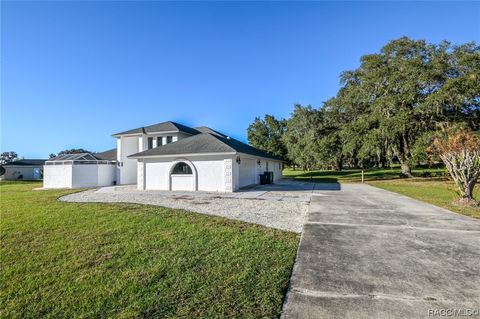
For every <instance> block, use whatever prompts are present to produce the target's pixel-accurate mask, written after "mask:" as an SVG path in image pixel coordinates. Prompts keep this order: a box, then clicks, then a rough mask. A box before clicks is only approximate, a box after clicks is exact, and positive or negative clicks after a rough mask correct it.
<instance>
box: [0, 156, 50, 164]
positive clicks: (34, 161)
mask: <svg viewBox="0 0 480 319" xmlns="http://www.w3.org/2000/svg"><path fill="white" fill-rule="evenodd" d="M45 161H46V160H44V159H26V158H25V159H21V160H16V161H13V162H10V163H8V164H4V165H2V166H11V165H18V166H43V165H45Z"/></svg>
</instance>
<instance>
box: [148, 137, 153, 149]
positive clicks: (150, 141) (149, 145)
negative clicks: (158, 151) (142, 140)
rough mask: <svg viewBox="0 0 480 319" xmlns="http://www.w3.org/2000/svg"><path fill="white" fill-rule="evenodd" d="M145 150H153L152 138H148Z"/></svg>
mask: <svg viewBox="0 0 480 319" xmlns="http://www.w3.org/2000/svg"><path fill="white" fill-rule="evenodd" d="M147 142H148V143H147V149H152V148H153V137H149V138H148V140H147Z"/></svg>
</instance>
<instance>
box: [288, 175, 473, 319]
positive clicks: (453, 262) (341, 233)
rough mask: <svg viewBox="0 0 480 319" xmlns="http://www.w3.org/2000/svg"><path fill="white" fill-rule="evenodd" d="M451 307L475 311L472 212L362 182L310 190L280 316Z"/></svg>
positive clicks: (435, 311)
mask: <svg viewBox="0 0 480 319" xmlns="http://www.w3.org/2000/svg"><path fill="white" fill-rule="evenodd" d="M452 309H453V310H452ZM455 310H460V311H465V313H468V312H471V313H473V316H469V318H480V314H478V311H479V310H480V222H479V221H478V220H475V219H472V218H469V217H465V216H462V215H458V214H454V213H452V212H449V211H447V210H444V209H441V208H438V207H435V206H432V205H429V204H425V203H423V202H419V201H416V200H413V199H411V198H408V197H405V196H402V195H398V194H395V193H391V192H388V191H385V190H381V189H378V188H375V187H371V186H368V185H360V184H358V185H357V184H346V185H342V189H341V190H337V191H320V192H318V193H317V194H314V195H313V196H312V200H311V203H310V208H309V213H308V216H307V221H306V224H305V226H304V229H303V233H302V239H301V242H300V246H299V250H298V255H297V260H296V263H295V267H294V270H293V274H292V278H291V283H290V290H289V293H288V295H287V299H286V303H285V305H284V312H283V314H282V318H288V319H291V318H309V319H310V318H312V319H313V318H324V319H326V318H368V319H373V318H406V319H411V318H428V317H435V316H437V317H441V316H440V315H439V314H441V313H444V314H445V313H447V312H446V311H455ZM450 313H451V312H450ZM475 314H476V315H475ZM443 317H445V316H443ZM447 317H448V316H447ZM450 317H453V316H450ZM457 317H458V316H457Z"/></svg>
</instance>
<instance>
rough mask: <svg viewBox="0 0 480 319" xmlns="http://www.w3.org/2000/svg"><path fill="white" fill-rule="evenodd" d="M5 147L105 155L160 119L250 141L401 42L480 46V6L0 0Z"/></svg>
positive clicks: (31, 152) (35, 153)
mask: <svg viewBox="0 0 480 319" xmlns="http://www.w3.org/2000/svg"><path fill="white" fill-rule="evenodd" d="M1 9H2V10H1V20H2V21H1V23H2V25H1V151H9V150H14V151H16V152H17V153H18V154H19V155H20V156H25V157H27V158H28V157H29V158H41V157H47V156H48V154H49V153H52V152H58V151H60V150H63V149H66V148H79V147H82V148H86V149H89V150H92V151H102V150H106V149H109V148H113V147H114V146H115V140H114V139H113V138H112V137H111V136H110V135H111V134H112V133H115V132H118V131H123V130H127V129H131V128H135V127H139V126H144V125H148V124H154V123H158V122H162V121H166V120H173V121H178V122H180V123H183V124H186V125H207V126H210V127H212V128H214V129H217V130H219V131H222V132H225V133H227V134H229V135H231V136H233V137H236V138H238V139H241V140H243V141H246V130H247V127H248V125H249V123H251V122H252V121H253V120H254V118H255V117H256V116H263V115H264V114H273V115H275V116H277V117H287V116H288V115H289V113H290V112H291V111H292V108H293V104H294V103H302V104H312V105H314V106H320V105H321V104H322V102H323V101H325V100H327V99H328V98H330V97H332V96H334V95H335V93H336V91H337V89H338V86H339V83H338V77H339V75H340V73H341V72H342V71H344V70H348V69H353V68H355V67H357V66H358V63H359V58H360V56H361V55H363V54H368V53H374V52H377V51H378V50H379V49H380V48H381V47H382V46H383V45H384V44H385V43H386V42H388V41H389V40H392V39H396V38H398V37H401V36H403V35H406V36H409V37H412V38H414V39H426V40H427V41H429V42H433V43H437V42H439V41H441V40H443V39H447V40H450V41H451V42H453V43H457V44H460V43H464V42H468V41H472V40H474V41H477V43H478V42H480V23H479V21H480V4H479V3H475V2H404V3H397V2H336V3H334V2H244V3H237V2H83V3H80V2H2V8H1Z"/></svg>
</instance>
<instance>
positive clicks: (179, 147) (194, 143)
mask: <svg viewBox="0 0 480 319" xmlns="http://www.w3.org/2000/svg"><path fill="white" fill-rule="evenodd" d="M222 135H223V134H222ZM236 152H240V153H245V154H249V155H254V156H259V157H266V158H271V159H277V160H280V159H279V158H277V157H275V156H273V155H270V154H268V153H266V152H264V151H261V150H259V149H256V148H255V147H252V146H250V145H247V144H245V143H242V142H240V141H238V140H235V139H233V138H227V137H224V136H220V135H217V134H211V133H201V134H197V135H194V136H190V137H187V138H184V139H181V140H178V141H177V142H173V143H169V144H166V145H162V146H159V147H155V148H152V149H150V150H147V151H143V152H139V153H136V154H132V155H130V156H128V157H132V158H139V157H144V156H158V155H181V154H208V153H236Z"/></svg>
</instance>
